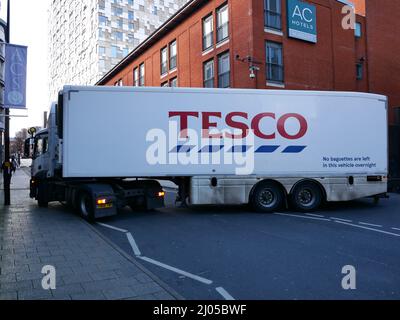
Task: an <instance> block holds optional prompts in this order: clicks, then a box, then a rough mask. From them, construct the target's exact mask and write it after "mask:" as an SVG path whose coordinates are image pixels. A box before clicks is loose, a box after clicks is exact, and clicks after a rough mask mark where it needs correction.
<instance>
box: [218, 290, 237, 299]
mask: <svg viewBox="0 0 400 320" xmlns="http://www.w3.org/2000/svg"><path fill="white" fill-rule="evenodd" d="M215 290H217V292H218V293H219V294H220V295H221V296H222V297H223V298H224V299H225V300H235V298H234V297H232V296H231V295H230V294H229V293H228V291H226V290H225V289H224V288H222V287H218V288H215Z"/></svg>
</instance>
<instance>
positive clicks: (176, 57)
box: [168, 39, 178, 70]
mask: <svg viewBox="0 0 400 320" xmlns="http://www.w3.org/2000/svg"><path fill="white" fill-rule="evenodd" d="M173 45H175V55H174V56H173V55H172V54H171V48H172V47H173ZM168 55H169V57H168V61H169V66H168V68H169V70H175V69H177V68H178V43H177V41H176V39H175V40H173V41H171V42H170V43H169V45H168ZM174 58H175V60H174V64H175V65H174V66H171V65H172V64H173V63H172V62H173V59H174Z"/></svg>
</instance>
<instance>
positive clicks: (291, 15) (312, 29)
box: [287, 0, 317, 43]
mask: <svg viewBox="0 0 400 320" xmlns="http://www.w3.org/2000/svg"><path fill="white" fill-rule="evenodd" d="M287 17H288V35H289V37H291V38H296V39H300V40H304V41H309V42H313V43H317V8H316V6H314V5H311V4H309V3H305V2H303V1H299V0H287Z"/></svg>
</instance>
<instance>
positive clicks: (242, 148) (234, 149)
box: [229, 146, 251, 153]
mask: <svg viewBox="0 0 400 320" xmlns="http://www.w3.org/2000/svg"><path fill="white" fill-rule="evenodd" d="M250 148H251V147H249V146H234V147H232V149H231V150H229V152H234V153H240V152H242V153H245V152H247V151H248V150H249V149H250Z"/></svg>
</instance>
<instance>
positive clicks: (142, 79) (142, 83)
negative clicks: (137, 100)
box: [139, 62, 146, 87]
mask: <svg viewBox="0 0 400 320" xmlns="http://www.w3.org/2000/svg"><path fill="white" fill-rule="evenodd" d="M145 76H146V69H145V65H144V62H142V63H141V64H140V65H139V87H144V86H145V83H146V79H145Z"/></svg>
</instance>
